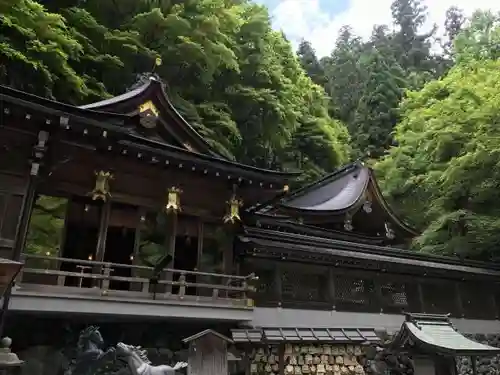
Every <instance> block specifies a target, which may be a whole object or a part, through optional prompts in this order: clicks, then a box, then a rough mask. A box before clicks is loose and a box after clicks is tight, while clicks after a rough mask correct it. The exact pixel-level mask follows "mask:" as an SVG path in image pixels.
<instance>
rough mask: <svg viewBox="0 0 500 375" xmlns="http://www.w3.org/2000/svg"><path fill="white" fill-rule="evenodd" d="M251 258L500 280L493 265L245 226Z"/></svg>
mask: <svg viewBox="0 0 500 375" xmlns="http://www.w3.org/2000/svg"><path fill="white" fill-rule="evenodd" d="M239 240H240V241H241V243H242V246H241V247H242V249H243V250H242V252H243V254H245V255H247V256H258V257H267V258H276V259H283V258H286V259H288V260H289V261H307V262H311V261H312V262H315V263H318V262H320V263H324V264H336V265H337V266H339V267H340V266H345V267H353V268H362V269H365V270H369V269H373V270H377V271H381V270H384V271H387V272H390V271H391V267H394V268H397V270H403V269H404V270H407V271H408V272H410V270H412V271H413V273H415V274H423V273H428V274H431V273H436V274H440V275H442V273H443V272H446V273H447V275H448V276H450V277H458V278H462V277H465V276H467V275H469V276H474V277H475V276H483V277H499V276H500V268H499V267H495V266H492V265H491V264H490V263H484V262H476V261H463V260H459V259H455V258H451V257H444V256H437V255H430V254H424V253H419V252H416V251H409V250H401V249H396V248H392V247H383V246H374V245H371V244H370V245H367V244H363V243H356V242H347V241H341V240H336V239H331V238H324V237H319V236H318V237H316V236H307V235H299V234H295V233H286V232H282V231H276V230H269V229H262V228H255V227H245V233H244V234H243V235H241V236H240V237H239Z"/></svg>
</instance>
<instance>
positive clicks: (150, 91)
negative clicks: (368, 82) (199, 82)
mask: <svg viewBox="0 0 500 375" xmlns="http://www.w3.org/2000/svg"><path fill="white" fill-rule="evenodd" d="M148 102H149V103H151V104H152V105H153V106H154V108H155V109H156V110H157V111H158V114H157V119H156V122H155V123H153V124H152V125H153V129H152V131H151V132H150V133H153V134H154V135H156V136H157V138H158V139H159V140H162V141H163V142H164V143H173V146H177V147H180V148H183V149H185V150H187V151H195V152H197V153H200V154H205V155H211V156H215V157H218V158H224V157H223V156H222V155H220V154H219V153H218V152H217V151H216V150H214V149H213V148H212V147H211V146H210V145H209V144H208V142H207V141H206V140H205V139H204V138H203V137H202V136H201V135H200V134H199V133H198V132H197V131H196V130H195V129H194V128H193V127H192V126H191V125H190V124H189V123H188V122H187V121H186V120H185V119H184V118H183V117H182V115H181V114H180V113H179V112H178V111H177V109H176V108H175V107H174V105H173V104H172V102H171V100H170V99H169V97H168V95H167V93H166V92H165V85H164V84H163V83H162V82H160V81H159V80H157V79H155V78H154V77H150V78H149V79H148V80H147V81H146V82H145V83H143V84H142V85H140V86H139V87H137V88H135V89H133V90H130V91H128V92H126V93H124V94H122V95H118V96H115V97H113V98H110V99H106V100H102V101H99V102H95V103H91V104H87V105H84V106H81V107H80V108H82V109H91V110H98V111H103V112H113V113H119V114H126V115H128V116H138V115H140V113H141V110H140V107H141V105H143V104H145V103H148Z"/></svg>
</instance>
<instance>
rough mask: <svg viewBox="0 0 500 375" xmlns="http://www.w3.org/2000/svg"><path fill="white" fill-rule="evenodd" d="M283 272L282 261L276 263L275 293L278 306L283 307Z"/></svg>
mask: <svg viewBox="0 0 500 375" xmlns="http://www.w3.org/2000/svg"><path fill="white" fill-rule="evenodd" d="M282 273H283V265H282V264H280V263H276V266H275V268H274V293H275V296H276V300H277V301H278V307H281V304H282V300H283V292H282V291H283V286H282V285H281V284H282V278H281V275H282Z"/></svg>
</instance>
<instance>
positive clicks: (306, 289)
mask: <svg viewBox="0 0 500 375" xmlns="http://www.w3.org/2000/svg"><path fill="white" fill-rule="evenodd" d="M325 284H326V283H325V278H324V277H323V275H321V274H320V275H315V274H312V273H311V274H304V273H299V272H297V271H291V270H286V271H283V273H282V274H281V287H282V298H283V301H311V302H323V301H325V293H324V285H325Z"/></svg>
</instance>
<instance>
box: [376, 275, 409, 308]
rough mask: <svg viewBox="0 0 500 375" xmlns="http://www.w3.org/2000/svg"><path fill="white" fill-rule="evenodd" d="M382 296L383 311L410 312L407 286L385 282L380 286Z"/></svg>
mask: <svg viewBox="0 0 500 375" xmlns="http://www.w3.org/2000/svg"><path fill="white" fill-rule="evenodd" d="M380 294H381V296H382V301H381V305H382V309H383V310H384V311H387V310H391V311H392V310H395V311H408V306H409V303H408V296H407V291H406V284H404V283H397V282H383V283H381V285H380Z"/></svg>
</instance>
